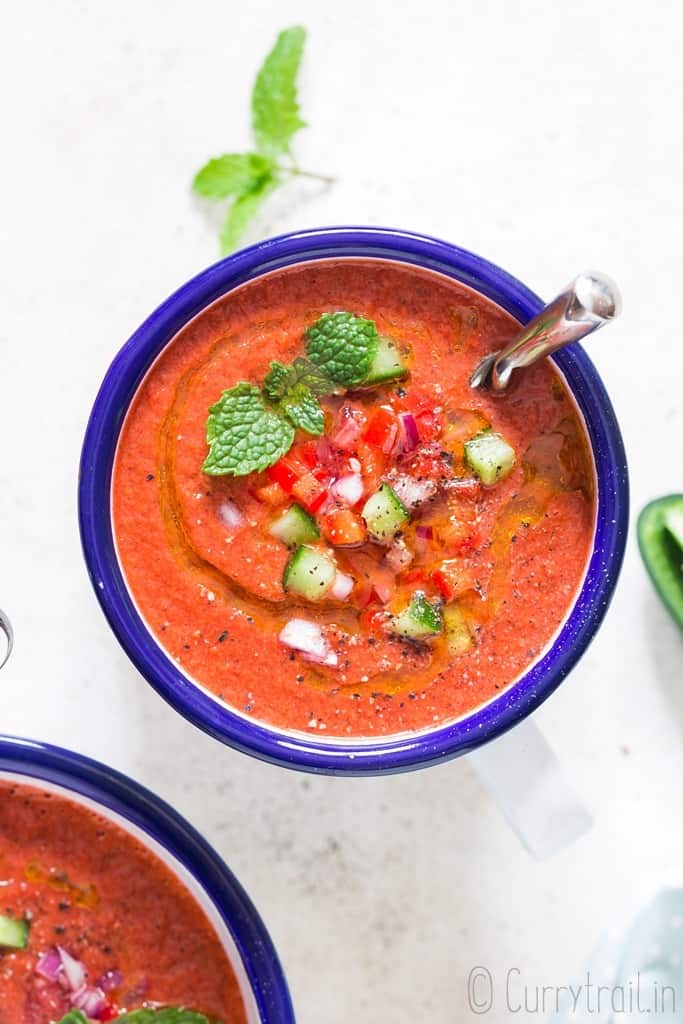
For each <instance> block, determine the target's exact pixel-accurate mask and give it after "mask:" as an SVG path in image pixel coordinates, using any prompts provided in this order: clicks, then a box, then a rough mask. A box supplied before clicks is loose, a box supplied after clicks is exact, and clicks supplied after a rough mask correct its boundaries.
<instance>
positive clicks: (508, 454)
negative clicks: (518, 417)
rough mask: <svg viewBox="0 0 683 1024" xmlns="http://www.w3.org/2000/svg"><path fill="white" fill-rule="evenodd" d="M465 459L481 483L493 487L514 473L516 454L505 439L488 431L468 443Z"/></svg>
mask: <svg viewBox="0 0 683 1024" xmlns="http://www.w3.org/2000/svg"><path fill="white" fill-rule="evenodd" d="M465 459H466V460H467V463H468V465H469V466H470V467H471V468H472V469H473V470H474V472H475V473H476V474H477V476H478V477H479V479H480V480H481V482H482V483H483V484H485V485H486V486H487V487H491V486H492V485H493V484H495V483H498V481H499V480H503V479H504V478H505V477H506V476H507V475H508V473H510V472H511V471H512V468H513V466H514V464H515V453H514V449H512V448H511V447H510V445H509V444H508V443H507V441H506V440H505V438H504V437H501V435H500V434H496V433H495V432H494V431H493V430H487V431H485V432H484V433H483V434H478V435H477V436H476V437H473V438H472V440H471V441H467V443H466V444H465Z"/></svg>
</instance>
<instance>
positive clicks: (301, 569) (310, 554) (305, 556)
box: [282, 544, 337, 601]
mask: <svg viewBox="0 0 683 1024" xmlns="http://www.w3.org/2000/svg"><path fill="white" fill-rule="evenodd" d="M336 573H337V567H336V566H335V564H334V562H333V561H332V559H331V558H328V556H327V555H326V554H325V553H324V552H323V551H320V550H319V549H318V548H310V547H308V546H307V545H305V544H302V545H301V547H298V548H297V549H296V551H295V552H294V554H293V555H292V557H291V558H290V560H289V561H288V562H287V567H286V568H285V574H284V576H283V578H282V585H283V587H284V588H285V590H289V591H290V592H291V593H293V594H298V595H299V597H305V598H306V600H307V601H321V600H322V599H323V598H324V597H326V596H327V594H328V592H329V591H330V590H331V588H332V585H333V583H334V578H335V576H336Z"/></svg>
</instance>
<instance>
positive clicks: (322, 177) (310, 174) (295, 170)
mask: <svg viewBox="0 0 683 1024" xmlns="http://www.w3.org/2000/svg"><path fill="white" fill-rule="evenodd" d="M277 170H278V171H283V172H284V173H285V174H293V175H296V177H298V178H314V179H315V180H316V181H324V182H325V184H326V185H333V184H334V183H335V181H336V180H337V179H336V178H333V177H332V175H330V174H316V173H315V171H302V170H301V169H300V168H299V167H281V166H280V165H279V164H278V165H277Z"/></svg>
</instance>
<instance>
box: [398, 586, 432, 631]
mask: <svg viewBox="0 0 683 1024" xmlns="http://www.w3.org/2000/svg"><path fill="white" fill-rule="evenodd" d="M390 628H391V631H392V633H396V635H397V636H404V637H407V638H408V639H409V640H423V639H425V638H426V637H430V636H436V635H437V634H438V633H440V632H441V631H442V629H443V616H442V614H441V609H440V608H439V607H438V605H433V604H431V603H430V602H429V601H428V600H427V598H426V597H425V595H424V594H423V592H422V591H421V590H416V591H415V593H414V594H413V596H412V597H411V599H410V604H409V605H408V607H407V608H404V609H403V611H402V612H399V614H398V615H394V617H393V619H392V620H391V627H390Z"/></svg>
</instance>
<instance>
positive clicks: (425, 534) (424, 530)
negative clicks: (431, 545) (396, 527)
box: [415, 526, 434, 540]
mask: <svg viewBox="0 0 683 1024" xmlns="http://www.w3.org/2000/svg"><path fill="white" fill-rule="evenodd" d="M415 536H416V537H420V538H421V540H431V539H432V537H433V536H434V530H433V529H432V528H431V526H416V527H415Z"/></svg>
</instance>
